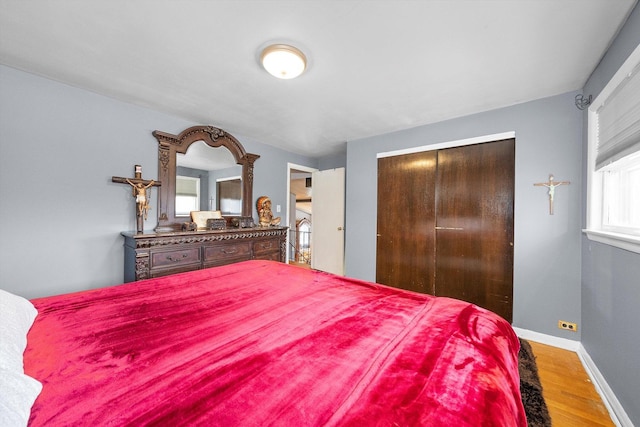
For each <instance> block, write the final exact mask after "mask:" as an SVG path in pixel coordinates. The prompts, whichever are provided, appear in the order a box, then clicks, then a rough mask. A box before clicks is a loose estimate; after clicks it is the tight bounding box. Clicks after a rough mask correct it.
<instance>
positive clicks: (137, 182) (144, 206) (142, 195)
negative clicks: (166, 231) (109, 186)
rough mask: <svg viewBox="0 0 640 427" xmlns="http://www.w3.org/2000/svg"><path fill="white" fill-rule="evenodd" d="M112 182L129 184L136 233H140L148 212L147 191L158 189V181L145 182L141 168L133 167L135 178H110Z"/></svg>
mask: <svg viewBox="0 0 640 427" xmlns="http://www.w3.org/2000/svg"><path fill="white" fill-rule="evenodd" d="M111 181H112V182H118V183H120V184H129V185H130V186H131V192H132V194H133V197H135V198H136V221H137V227H138V229H137V232H138V233H142V231H143V230H144V220H145V219H147V213H148V212H149V209H150V208H149V197H148V196H147V189H149V188H150V187H159V186H160V185H161V184H160V181H154V180H145V179H142V166H140V165H135V177H134V178H122V177H119V176H113V177H111Z"/></svg>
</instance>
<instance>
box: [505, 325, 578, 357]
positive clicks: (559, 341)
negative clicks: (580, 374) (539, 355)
mask: <svg viewBox="0 0 640 427" xmlns="http://www.w3.org/2000/svg"><path fill="white" fill-rule="evenodd" d="M513 330H514V331H516V335H518V336H519V337H520V338H524V339H525V340H531V341H535V342H539V343H541V344H547V345H551V346H553V347H558V348H562V349H564V350H570V351H573V352H575V353H577V352H578V349H579V348H580V341H573V340H569V339H566V338H560V337H554V336H553V335H547V334H541V333H540V332H534V331H530V330H528V329H520V328H513Z"/></svg>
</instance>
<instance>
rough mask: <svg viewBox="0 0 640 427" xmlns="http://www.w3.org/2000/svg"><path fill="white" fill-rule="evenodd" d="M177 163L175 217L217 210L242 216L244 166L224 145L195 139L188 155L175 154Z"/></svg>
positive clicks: (224, 213) (230, 214)
mask: <svg viewBox="0 0 640 427" xmlns="http://www.w3.org/2000/svg"><path fill="white" fill-rule="evenodd" d="M176 166H177V169H176V201H175V208H176V211H175V215H176V217H180V218H185V217H189V214H190V212H191V211H215V210H219V211H221V212H222V214H223V215H225V216H241V215H242V167H241V166H240V165H238V164H236V160H235V159H234V157H233V155H232V154H231V152H230V151H229V150H227V149H226V148H225V147H218V148H213V147H210V146H208V145H207V144H206V143H205V142H204V141H196V142H194V143H193V144H191V146H190V147H189V149H188V150H187V152H186V153H185V154H182V153H177V154H176ZM186 220H187V218H185V221H186Z"/></svg>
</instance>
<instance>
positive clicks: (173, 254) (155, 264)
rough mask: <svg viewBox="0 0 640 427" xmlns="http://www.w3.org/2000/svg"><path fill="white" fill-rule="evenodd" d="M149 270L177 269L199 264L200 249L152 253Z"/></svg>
mask: <svg viewBox="0 0 640 427" xmlns="http://www.w3.org/2000/svg"><path fill="white" fill-rule="evenodd" d="M150 258H151V268H152V269H153V268H161V267H177V266H181V265H186V264H199V263H200V248H199V247H192V248H184V249H178V250H172V251H152V252H151V254H150Z"/></svg>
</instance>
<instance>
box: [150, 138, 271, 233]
mask: <svg viewBox="0 0 640 427" xmlns="http://www.w3.org/2000/svg"><path fill="white" fill-rule="evenodd" d="M153 136H154V137H155V138H156V139H157V140H158V178H159V180H160V182H161V183H162V185H161V186H160V187H159V190H158V226H157V227H156V231H157V232H170V231H179V230H180V229H181V226H182V223H184V222H187V221H189V218H188V216H187V215H186V214H185V213H184V212H185V209H184V208H183V209H182V210H183V212H181V215H179V214H177V213H176V195H177V192H176V189H177V185H176V183H177V179H176V177H177V175H178V170H180V171H181V176H188V175H189V174H195V175H197V174H198V173H199V172H197V171H198V170H200V171H214V170H220V171H221V172H220V173H221V174H223V175H225V176H224V177H222V178H229V179H230V180H236V182H237V183H239V185H240V187H241V192H240V193H241V197H240V200H239V208H240V209H239V212H237V213H239V216H244V217H252V216H253V203H252V200H253V163H254V162H255V160H256V159H258V158H259V157H260V156H258V155H257V154H251V153H247V152H246V151H245V150H244V147H243V146H242V144H240V142H239V141H238V140H237V139H236V138H235V137H233V136H232V135H231V134H229V133H227V132H226V131H224V130H222V129H219V128H216V127H213V126H194V127H190V128H188V129H186V130H184V131H183V132H181V133H180V134H178V135H173V134H169V133H166V132H161V131H154V132H153ZM192 149H193V152H192ZM203 151H204V152H206V154H205V155H203V156H201V157H202V158H199V156H198V155H197V153H200V154H202V152H203ZM212 156H213V157H212ZM192 157H193V159H191V158H192ZM207 158H209V160H207ZM225 158H226V163H225ZM190 159H191V160H190ZM234 164H235V165H238V166H235V167H236V168H237V169H235V171H234V169H232V168H233V167H234V166H233V165H234ZM216 165H218V166H216ZM226 166H228V167H226ZM178 168H180V169H178ZM194 171H196V172H194ZM215 173H216V172H212V174H215ZM234 173H237V175H234ZM238 178H239V180H238ZM187 181H188V180H187ZM207 182H208V185H210V184H209V183H211V182H213V183H215V182H216V179H213V180H212V179H210V178H207ZM209 194H212V192H211V191H210V190H209V191H208V192H207V199H206V200H202V203H200V209H199V210H216V209H212V206H213V204H214V203H215V200H214V198H212V197H209ZM215 206H219V205H218V204H216V205H215ZM230 213H234V214H235V213H236V212H230Z"/></svg>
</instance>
